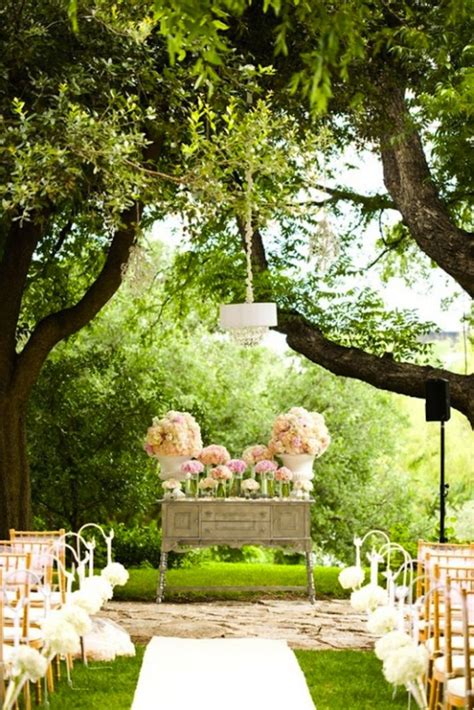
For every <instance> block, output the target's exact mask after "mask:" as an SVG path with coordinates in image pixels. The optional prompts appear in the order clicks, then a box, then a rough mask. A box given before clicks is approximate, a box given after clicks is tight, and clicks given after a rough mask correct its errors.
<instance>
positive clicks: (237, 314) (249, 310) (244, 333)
mask: <svg viewBox="0 0 474 710" xmlns="http://www.w3.org/2000/svg"><path fill="white" fill-rule="evenodd" d="M219 323H220V326H221V328H223V329H224V330H228V331H229V332H230V334H231V335H232V337H233V339H234V340H235V341H236V342H237V343H238V344H239V345H244V346H247V347H251V346H253V345H258V344H259V343H260V342H261V341H262V339H263V337H264V336H265V334H266V333H267V332H268V329H269V328H271V327H272V326H275V325H277V323H278V319H277V307H276V303H253V302H252V303H230V304H228V305H222V306H221V307H220V319H219Z"/></svg>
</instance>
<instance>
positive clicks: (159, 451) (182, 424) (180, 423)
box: [145, 411, 202, 457]
mask: <svg viewBox="0 0 474 710" xmlns="http://www.w3.org/2000/svg"><path fill="white" fill-rule="evenodd" d="M201 449H202V440H201V431H200V429H199V425H198V423H197V422H196V420H195V419H194V417H193V416H192V415H191V414H189V413H188V412H174V411H170V412H167V414H165V416H164V417H163V418H162V419H158V417H155V418H154V419H153V425H152V426H151V427H149V428H148V431H147V434H146V438H145V451H146V452H147V454H148V455H149V456H160V455H161V456H189V457H192V456H197V455H198V454H199V453H200V451H201Z"/></svg>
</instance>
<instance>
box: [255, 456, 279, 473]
mask: <svg viewBox="0 0 474 710" xmlns="http://www.w3.org/2000/svg"><path fill="white" fill-rule="evenodd" d="M277 468H278V466H277V465H276V463H275V462H274V461H268V459H264V460H263V461H259V462H258V464H257V465H256V466H255V473H271V472H273V471H276V470H277Z"/></svg>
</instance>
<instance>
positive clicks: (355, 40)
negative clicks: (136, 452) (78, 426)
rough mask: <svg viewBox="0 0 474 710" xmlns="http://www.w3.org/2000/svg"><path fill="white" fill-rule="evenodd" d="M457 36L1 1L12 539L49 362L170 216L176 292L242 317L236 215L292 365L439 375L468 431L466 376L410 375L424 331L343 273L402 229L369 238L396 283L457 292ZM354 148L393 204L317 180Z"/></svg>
mask: <svg viewBox="0 0 474 710" xmlns="http://www.w3.org/2000/svg"><path fill="white" fill-rule="evenodd" d="M471 17H472V15H470V13H469V6H468V3H467V2H465V1H464V0H449V1H448V2H439V3H434V4H432V3H426V2H423V1H420V2H418V1H417V2H412V1H411V0H410V2H408V1H407V2H393V1H391V0H387V1H385V2H369V1H368V0H364V1H363V2H358V1H356V0H337V1H336V2H333V3H329V4H328V3H326V2H323V1H322V0H321V1H319V0H316V1H315V2H311V3H309V2H301V1H300V2H296V0H265V1H264V2H263V3H260V2H257V3H250V2H247V0H198V1H197V2H193V3H188V2H181V1H180V0H178V1H177V2H174V1H173V2H169V1H166V2H162V1H159V0H156V2H155V3H154V4H153V3H150V2H147V1H146V0H140V1H139V2H136V1H135V0H133V1H132V0H122V2H120V3H118V4H115V5H113V6H111V5H110V3H108V2H105V0H80V1H78V2H76V1H75V0H71V1H69V2H65V1H64V0H40V1H35V2H33V0H25V2H22V3H17V2H14V1H13V0H7V1H6V2H5V3H3V6H2V23H1V27H0V45H1V50H2V51H1V60H0V61H1V68H2V71H1V72H0V87H1V91H0V97H1V98H0V113H1V115H2V123H1V126H0V147H1V151H2V160H1V161H0V186H1V188H0V189H1V197H2V203H1V204H2V212H1V215H0V422H1V424H0V468H1V486H2V488H1V491H0V493H1V495H0V518H1V519H2V521H5V526H6V527H8V526H9V525H12V526H16V527H23V526H24V525H26V524H27V521H28V520H29V474H28V463H27V458H26V448H25V437H26V432H25V421H26V419H25V417H26V410H27V405H28V401H29V398H30V395H31V391H32V388H33V387H34V385H35V382H36V381H37V379H38V376H39V373H40V371H41V368H42V367H43V364H44V362H45V360H46V358H47V357H48V355H49V353H50V352H51V350H52V349H53V348H54V346H55V345H56V344H57V343H58V342H60V341H61V340H63V339H65V338H68V337H69V336H71V335H72V334H73V333H75V332H77V331H78V330H80V329H81V328H82V327H84V325H86V324H87V323H88V322H89V321H90V320H91V319H92V318H94V316H95V315H96V314H97V313H98V312H99V310H100V309H101V308H102V307H103V305H104V304H105V303H106V302H107V301H108V300H109V299H110V297H111V296H112V295H113V293H114V292H115V291H116V290H117V288H118V287H119V285H120V283H121V280H122V277H123V269H124V264H125V263H126V262H127V260H128V258H129V253H130V249H131V247H132V245H133V244H134V243H135V242H136V241H137V239H139V238H140V229H142V228H143V226H145V225H146V224H148V223H149V222H151V221H152V220H154V219H156V218H159V217H162V216H164V215H169V214H181V215H182V216H183V217H184V219H185V220H186V223H187V224H188V225H189V234H190V236H191V242H190V246H189V254H188V256H187V257H184V258H183V260H181V263H180V264H179V265H178V266H179V267H180V268H178V269H177V270H176V271H175V276H174V281H175V283H177V282H180V283H182V284H186V285H187V287H189V288H196V287H197V285H196V284H197V283H198V281H199V279H201V284H203V283H206V284H208V285H212V287H213V289H212V292H213V294H214V297H215V298H216V299H217V298H220V297H221V295H222V294H226V295H229V296H233V295H235V296H236V297H240V294H241V293H242V282H243V279H242V277H241V276H240V275H239V273H236V276H235V278H234V279H232V278H227V277H228V275H229V273H230V269H226V267H227V266H228V265H229V264H233V265H234V264H235V265H236V266H238V264H239V260H240V263H243V261H242V259H243V251H242V208H243V205H245V206H246V208H247V209H248V206H249V205H250V206H251V212H252V218H253V235H252V238H253V248H252V259H253V264H254V269H255V272H256V275H257V282H256V294H257V296H258V297H271V298H275V299H276V300H277V301H278V304H279V307H280V321H279V329H280V330H281V331H282V332H284V333H285V334H286V335H287V339H288V343H289V345H290V346H291V347H292V348H293V349H294V350H296V351H297V352H300V353H302V354H303V355H304V356H305V357H307V358H308V359H310V360H312V361H314V362H317V363H319V364H321V365H323V366H324V367H326V368H327V369H329V370H331V371H332V372H335V373H336V374H342V375H347V376H350V377H355V378H358V379H362V380H365V381H366V382H369V383H371V384H372V385H375V386H376V387H379V388H384V389H389V390H392V391H395V392H400V393H403V394H408V395H412V396H416V397H422V396H423V395H424V383H425V380H426V378H427V377H432V376H441V377H445V378H446V379H448V380H449V382H450V385H451V396H452V402H453V405H454V406H455V407H457V408H458V409H459V410H460V411H462V412H464V413H465V414H466V415H467V416H468V417H469V418H470V420H471V422H472V421H473V417H474V413H473V409H472V407H473V402H474V397H473V395H472V390H473V377H472V375H459V374H456V373H453V372H450V371H448V370H445V369H442V368H439V367H438V366H437V365H436V363H431V364H426V363H427V362H428V360H427V353H426V352H425V349H424V348H423V347H421V348H420V345H419V336H420V334H421V333H423V332H425V331H426V330H427V329H429V328H427V327H425V326H419V325H418V324H416V323H415V322H414V318H413V317H412V315H410V314H405V315H403V314H399V313H392V314H390V313H389V314H387V313H385V312H384V309H383V308H382V304H381V303H380V302H377V300H376V298H375V297H374V295H373V294H371V293H370V292H369V291H368V290H367V289H366V288H364V271H363V270H361V269H360V268H359V267H358V268H356V269H354V267H353V262H354V250H355V251H357V250H360V248H361V245H363V244H364V241H365V227H366V226H367V224H368V222H369V221H370V220H371V219H373V218H375V217H380V218H381V219H382V222H383V217H381V215H383V214H385V213H386V211H387V210H395V213H396V214H397V215H398V222H396V223H395V224H393V223H391V224H388V223H387V224H386V225H385V226H384V229H383V230H382V234H381V242H382V245H381V250H382V252H385V254H384V257H385V256H386V255H389V256H390V258H391V262H390V268H391V269H392V270H393V269H394V268H398V264H399V263H402V265H404V267H405V268H407V269H409V268H410V266H409V265H408V266H407V264H409V262H411V261H412V255H415V254H421V257H422V259H424V260H425V262H424V263H425V264H428V265H430V264H431V263H433V264H436V266H437V268H439V269H442V270H443V271H444V272H446V273H447V274H449V275H450V277H451V278H452V279H454V281H455V282H456V283H458V284H459V285H460V287H461V288H463V289H464V290H465V291H467V292H468V293H470V294H472V291H473V284H474V278H473V276H474V275H473V263H474V259H472V255H473V246H472V245H473V240H472V235H471V234H470V233H469V230H470V229H472V223H471V221H470V214H469V204H470V198H471V197H472V175H471V173H470V171H469V157H470V155H471V151H472V146H471V144H470V142H469V138H470V136H469V119H470V118H471V117H472V103H471V102H470V101H469V91H470V87H472V69H471V68H470V62H471V58H472V46H471V45H470V42H471V37H472V27H471ZM348 146H351V147H352V149H354V150H361V149H362V147H364V148H366V149H369V150H371V151H373V152H374V153H375V154H377V155H378V156H379V157H380V159H381V161H382V164H383V170H384V182H385V187H386V192H383V193H381V194H368V193H366V192H363V191H362V190H361V191H358V192H355V191H354V190H350V189H348V188H347V186H346V185H345V184H344V180H343V178H342V177H341V176H340V174H339V173H338V172H337V171H335V170H334V169H333V167H332V166H333V164H334V161H335V160H336V158H338V156H340V155H342V154H343V153H344V149H345V148H347V147H348ZM249 177H250V183H251V189H250V188H249ZM299 201H302V203H303V204H298V202H299ZM346 204H348V205H350V206H351V209H353V215H354V219H358V220H359V223H360V225H361V228H360V229H359V230H358V231H354V229H353V228H352V227H350V226H347V223H346V224H345V226H344V222H343V220H342V213H343V211H344V209H345V208H344V207H343V205H346ZM321 207H324V208H325V209H326V210H327V211H328V213H329V212H331V214H332V217H331V222H332V223H333V225H336V229H335V230H334V231H335V234H336V239H335V240H333V242H335V244H336V246H337V248H336V249H335V250H334V252H335V254H336V256H335V257H334V258H333V259H332V261H331V265H330V267H329V270H328V271H327V273H325V274H324V273H323V272H322V270H321V269H319V270H317V269H316V270H313V272H312V273H310V272H309V271H308V269H307V268H306V267H305V268H306V271H305V269H304V268H303V267H304V265H306V264H307V260H308V248H309V246H310V242H312V243H313V244H314V249H315V251H316V253H319V254H320V255H321V254H323V253H325V249H326V247H327V245H328V244H329V246H331V240H330V239H329V240H328V239H327V232H328V230H327V229H324V228H322V227H321V223H320V219H319V217H320V215H318V211H317V210H318V208H321ZM212 208H213V209H212ZM316 223H317V224H316ZM325 245H326V246H325ZM331 248H332V246H331ZM330 251H331V249H330ZM186 259H187V261H186ZM374 259H376V260H377V262H378V263H379V264H383V258H381V259H380V260H378V255H374ZM193 264H194V266H193ZM193 269H194V272H193ZM193 273H194V276H196V277H197V281H196V279H194V286H193V285H192V283H191V282H192V281H193V278H192V276H193ZM408 277H409V276H408ZM207 291H208V292H209V289H207ZM175 292H176V289H175ZM203 293H204V291H203Z"/></svg>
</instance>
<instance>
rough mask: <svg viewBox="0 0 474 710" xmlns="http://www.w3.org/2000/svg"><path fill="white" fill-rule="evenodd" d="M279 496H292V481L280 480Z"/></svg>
mask: <svg viewBox="0 0 474 710" xmlns="http://www.w3.org/2000/svg"><path fill="white" fill-rule="evenodd" d="M278 496H279V497H280V498H289V497H290V482H289V481H279V483H278Z"/></svg>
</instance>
